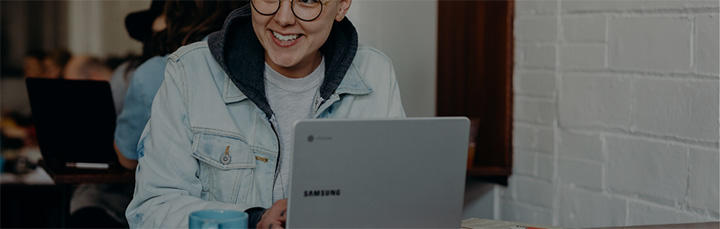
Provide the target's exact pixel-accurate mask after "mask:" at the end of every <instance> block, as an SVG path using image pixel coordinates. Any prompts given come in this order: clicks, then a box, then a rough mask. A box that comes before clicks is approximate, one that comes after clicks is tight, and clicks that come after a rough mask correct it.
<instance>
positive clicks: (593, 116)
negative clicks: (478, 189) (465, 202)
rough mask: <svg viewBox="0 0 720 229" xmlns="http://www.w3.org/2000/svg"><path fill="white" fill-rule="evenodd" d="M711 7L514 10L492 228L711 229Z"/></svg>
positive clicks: (716, 216)
mask: <svg viewBox="0 0 720 229" xmlns="http://www.w3.org/2000/svg"><path fill="white" fill-rule="evenodd" d="M718 5H719V4H718V1H717V0H517V1H516V11H515V12H516V20H515V35H516V39H515V47H516V58H515V59H516V63H515V76H514V79H515V85H514V90H515V92H514V94H515V111H514V112H515V114H514V118H515V124H514V126H515V127H514V130H515V131H514V140H513V144H514V148H515V151H516V152H515V160H514V163H515V164H514V174H513V176H512V177H511V178H510V182H509V186H508V187H507V188H505V187H500V186H496V187H495V191H496V192H498V193H497V195H495V196H496V197H497V198H499V199H498V201H497V202H496V205H497V206H495V209H496V210H497V212H496V214H495V215H496V216H499V217H497V218H500V219H504V220H516V221H523V222H529V223H536V224H541V225H558V226H566V227H597V226H613V225H638V224H660V223H683V222H698V221H710V220H714V221H717V220H720V193H718V192H719V189H720V184H719V183H720V152H719V151H718V135H719V134H718V129H720V125H719V118H718V116H719V115H718V103H719V101H718V97H719V96H720V95H719V93H718V90H719V88H718V83H719V80H720V77H719V75H718V72H719V71H718V66H719V65H720V64H719V63H718V62H719V59H718V53H719V52H720V50H718V37H719V34H718V33H719V31H718V27H720V25H719V23H718V21H719V19H720V17H719V16H718V12H719V11H720V10H719V9H718Z"/></svg>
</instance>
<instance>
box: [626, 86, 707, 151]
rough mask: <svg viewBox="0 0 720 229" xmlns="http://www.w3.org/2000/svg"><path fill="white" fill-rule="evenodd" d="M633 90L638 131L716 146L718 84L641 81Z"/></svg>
mask: <svg viewBox="0 0 720 229" xmlns="http://www.w3.org/2000/svg"><path fill="white" fill-rule="evenodd" d="M634 88H635V89H634V91H635V93H636V97H635V102H634V104H635V107H634V111H635V112H634V113H633V123H634V124H635V126H636V128H637V129H638V130H640V131H643V132H650V133H653V134H658V135H666V136H676V137H681V138H689V139H694V140H702V141H711V142H717V140H718V128H719V126H718V81H717V80H710V81H687V80H683V79H659V78H643V79H638V80H636V81H635V83H634Z"/></svg>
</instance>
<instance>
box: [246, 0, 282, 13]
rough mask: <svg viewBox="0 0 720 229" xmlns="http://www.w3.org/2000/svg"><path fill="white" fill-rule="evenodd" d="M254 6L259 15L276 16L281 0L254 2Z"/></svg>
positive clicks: (254, 0)
mask: <svg viewBox="0 0 720 229" xmlns="http://www.w3.org/2000/svg"><path fill="white" fill-rule="evenodd" d="M252 5H253V7H254V8H255V10H257V11H258V13H261V14H274V13H275V11H277V9H278V7H279V6H280V0H252Z"/></svg>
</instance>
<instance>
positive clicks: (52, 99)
mask: <svg viewBox="0 0 720 229" xmlns="http://www.w3.org/2000/svg"><path fill="white" fill-rule="evenodd" d="M26 84H27V89H28V95H29V98H30V108H31V111H32V119H33V122H34V124H35V130H36V132H37V138H38V143H39V146H40V151H41V152H42V155H43V160H44V161H45V163H46V164H47V165H48V166H50V167H51V168H54V169H57V170H61V168H64V167H66V164H67V163H69V162H70V163H76V162H81V163H108V164H116V163H117V157H116V154H115V151H114V148H113V141H114V137H113V136H114V132H115V106H114V104H113V100H112V92H111V91H110V84H109V83H108V82H105V81H92V80H62V79H37V78H27V79H26ZM54 172H57V171H54Z"/></svg>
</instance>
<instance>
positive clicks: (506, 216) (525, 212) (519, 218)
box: [501, 201, 535, 222]
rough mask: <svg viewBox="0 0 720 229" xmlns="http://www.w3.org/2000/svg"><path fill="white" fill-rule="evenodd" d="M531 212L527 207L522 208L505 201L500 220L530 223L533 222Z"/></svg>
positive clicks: (512, 202)
mask: <svg viewBox="0 0 720 229" xmlns="http://www.w3.org/2000/svg"><path fill="white" fill-rule="evenodd" d="M533 214H534V213H533V211H532V210H531V209H530V208H529V207H527V206H522V205H519V204H517V203H515V202H514V201H505V203H503V208H502V215H501V216H502V219H503V220H507V221H514V222H530V221H533V220H534V218H535V217H534V216H533Z"/></svg>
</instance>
